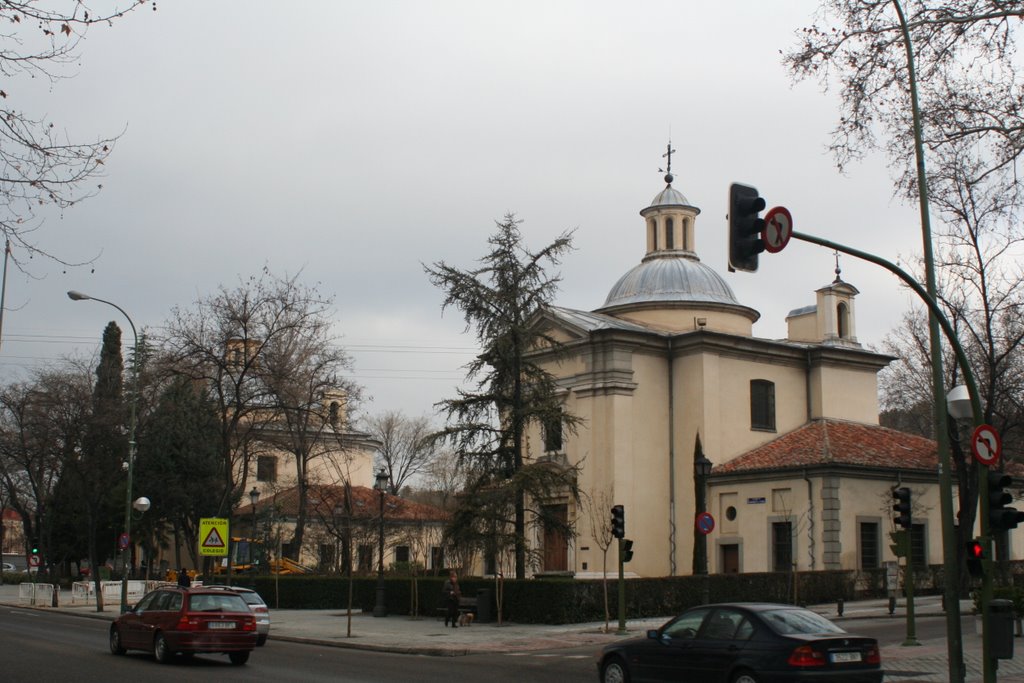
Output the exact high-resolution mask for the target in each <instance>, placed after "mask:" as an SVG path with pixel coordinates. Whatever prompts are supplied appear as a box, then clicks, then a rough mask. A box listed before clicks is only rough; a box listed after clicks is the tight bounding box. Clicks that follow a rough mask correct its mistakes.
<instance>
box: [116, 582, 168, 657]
mask: <svg viewBox="0 0 1024 683" xmlns="http://www.w3.org/2000/svg"><path fill="white" fill-rule="evenodd" d="M157 595H158V591H154V592H152V593H150V594H149V595H146V596H144V597H143V598H142V599H141V600H139V602H138V603H137V604H136V605H135V607H134V608H133V609H132V610H131V611H129V612H125V613H124V614H122V615H121V617H120V618H119V619H118V624H119V626H120V629H121V644H122V645H123V646H124V647H126V648H135V649H138V648H142V647H146V646H145V645H144V644H143V626H142V615H143V614H145V613H146V611H147V610H148V609H149V608H150V605H152V604H153V600H155V599H156V597H157Z"/></svg>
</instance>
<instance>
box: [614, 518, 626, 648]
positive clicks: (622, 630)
mask: <svg viewBox="0 0 1024 683" xmlns="http://www.w3.org/2000/svg"><path fill="white" fill-rule="evenodd" d="M625 542H626V541H625V539H623V538H620V539H619V546H618V547H619V630H618V631H617V632H616V635H620V636H624V635H626V562H625V560H624V555H625V549H624V548H623V545H624V544H625Z"/></svg>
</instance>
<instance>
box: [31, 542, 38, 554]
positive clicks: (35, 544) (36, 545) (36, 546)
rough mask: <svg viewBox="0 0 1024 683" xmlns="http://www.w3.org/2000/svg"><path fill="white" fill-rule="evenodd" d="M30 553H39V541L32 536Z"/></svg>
mask: <svg viewBox="0 0 1024 683" xmlns="http://www.w3.org/2000/svg"><path fill="white" fill-rule="evenodd" d="M32 554H33V555H38V554H39V541H37V540H36V539H34V538H33V539H32Z"/></svg>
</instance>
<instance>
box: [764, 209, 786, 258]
mask: <svg viewBox="0 0 1024 683" xmlns="http://www.w3.org/2000/svg"><path fill="white" fill-rule="evenodd" d="M792 236H793V216H792V214H790V213H789V209H787V208H786V207H784V206H776V207H773V208H771V209H768V213H766V214H765V215H764V230H762V231H761V241H762V242H764V249H765V251H769V252H771V253H773V254H777V253H779V252H780V251H782V250H783V249H785V248H786V245H787V244H789V238H790V237H792Z"/></svg>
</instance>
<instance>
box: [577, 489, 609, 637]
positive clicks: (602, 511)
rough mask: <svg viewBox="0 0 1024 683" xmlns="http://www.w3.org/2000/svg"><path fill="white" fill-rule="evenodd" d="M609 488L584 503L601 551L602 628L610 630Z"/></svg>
mask: <svg viewBox="0 0 1024 683" xmlns="http://www.w3.org/2000/svg"><path fill="white" fill-rule="evenodd" d="M614 504H615V503H614V500H613V499H612V494H611V491H610V490H609V489H602V490H600V491H597V492H596V493H595V495H594V496H593V497H590V498H585V499H584V505H585V506H586V509H587V516H588V517H589V518H590V529H591V533H592V538H593V540H594V545H596V546H597V547H598V549H599V550H600V551H601V589H602V592H603V593H604V630H605V633H607V632H608V631H609V630H610V626H609V623H610V622H611V608H610V607H609V605H608V551H609V550H610V549H611V547H612V544H613V543H614V542H615V537H614V536H613V535H612V520H611V515H610V514H609V510H611V508H612V505H614Z"/></svg>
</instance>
